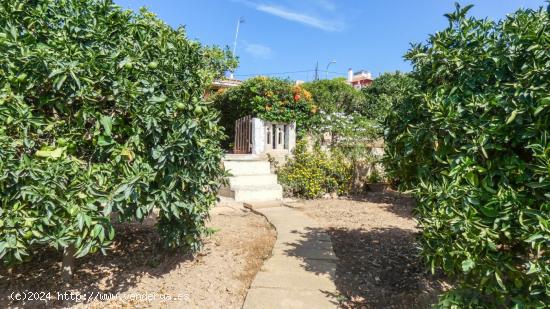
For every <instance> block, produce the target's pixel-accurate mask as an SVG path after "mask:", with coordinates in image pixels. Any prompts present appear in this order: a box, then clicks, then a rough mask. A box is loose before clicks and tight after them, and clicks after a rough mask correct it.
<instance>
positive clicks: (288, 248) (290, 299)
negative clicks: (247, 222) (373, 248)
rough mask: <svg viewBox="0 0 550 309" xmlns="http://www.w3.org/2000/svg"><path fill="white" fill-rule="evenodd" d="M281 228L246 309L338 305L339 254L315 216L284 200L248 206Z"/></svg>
mask: <svg viewBox="0 0 550 309" xmlns="http://www.w3.org/2000/svg"><path fill="white" fill-rule="evenodd" d="M245 206H248V207H250V208H252V209H253V210H254V211H257V212H259V213H261V214H263V215H264V216H266V218H267V219H268V220H269V222H270V223H271V224H273V226H274V227H275V229H276V230H277V241H276V243H275V246H274V247H273V254H272V256H271V258H269V259H268V260H267V261H266V262H265V263H264V265H263V266H262V268H261V270H260V271H259V272H258V274H257V275H256V278H255V279H254V281H253V282H252V285H251V287H250V290H249V291H248V294H247V296H246V300H245V303H244V305H243V308H246V309H248V308H254V309H256V308H308V309H310V308H319V309H321V308H336V307H337V304H338V303H337V301H336V295H337V291H336V286H335V285H334V281H333V279H334V276H335V271H336V260H337V258H336V256H335V254H334V251H333V250H332V243H331V241H330V238H329V236H328V235H327V234H326V233H325V232H324V231H323V229H321V228H320V226H319V225H318V224H317V223H316V222H315V221H314V220H313V219H311V218H309V217H308V216H306V215H305V214H303V213H302V212H300V211H298V210H295V209H292V208H288V207H284V206H282V205H281V204H280V203H275V204H273V203H272V204H261V203H254V204H249V205H245Z"/></svg>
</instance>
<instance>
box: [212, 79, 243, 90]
mask: <svg viewBox="0 0 550 309" xmlns="http://www.w3.org/2000/svg"><path fill="white" fill-rule="evenodd" d="M241 83H242V81H241V80H238V79H232V78H222V79H216V80H215V81H214V82H213V83H212V86H213V87H214V88H230V87H235V86H238V85H240V84H241Z"/></svg>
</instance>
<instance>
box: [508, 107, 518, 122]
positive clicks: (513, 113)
mask: <svg viewBox="0 0 550 309" xmlns="http://www.w3.org/2000/svg"><path fill="white" fill-rule="evenodd" d="M517 115H518V110H517V109H516V110H514V111H513V112H512V114H510V116H509V117H508V119H506V124H510V123H512V121H514V120H515V119H516V116H517Z"/></svg>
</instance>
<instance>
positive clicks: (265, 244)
mask: <svg viewBox="0 0 550 309" xmlns="http://www.w3.org/2000/svg"><path fill="white" fill-rule="evenodd" d="M209 226H211V227H213V228H214V229H216V230H217V232H216V233H214V235H213V236H211V237H210V238H209V239H208V240H207V241H206V244H205V247H204V249H203V250H202V251H201V252H200V253H199V254H198V255H196V256H194V257H193V256H191V255H189V254H181V253H174V252H167V251H165V250H162V249H160V248H158V246H157V245H156V244H157V243H158V235H157V233H156V232H155V229H154V227H152V226H145V227H144V226H142V225H137V224H131V225H130V224H127V225H123V226H120V227H119V229H118V232H117V233H118V234H117V236H116V237H115V238H116V242H115V244H114V248H113V250H112V251H111V252H110V253H109V254H108V255H107V256H103V255H101V254H95V255H92V256H88V257H84V258H82V259H78V260H77V271H76V274H75V277H74V280H73V281H74V282H73V283H72V284H71V285H70V286H64V285H63V284H61V281H60V277H59V270H60V261H61V256H60V254H59V253H57V252H55V251H51V250H46V251H41V252H39V253H37V254H38V255H37V256H35V258H34V259H33V261H32V262H30V263H27V264H24V265H21V266H18V267H17V268H15V269H12V270H11V271H10V270H7V269H4V268H0V307H1V308H5V307H25V308H27V307H34V308H40V307H43V308H52V307H54V308H55V307H85V308H240V307H241V306H242V303H243V302H244V298H245V296H246V292H247V289H248V287H249V286H250V284H251V282H252V280H253V278H254V276H255V274H256V272H257V271H258V270H259V269H260V267H261V265H262V264H263V261H264V260H265V259H266V258H268V257H269V255H270V254H271V250H272V247H273V243H274V241H275V238H276V233H275V231H274V230H273V228H272V227H271V226H270V225H269V223H268V222H267V221H266V220H265V219H264V218H263V217H261V216H259V215H256V214H253V213H251V212H249V211H244V210H242V211H241V210H238V211H232V212H229V213H225V214H218V215H214V216H213V217H212V221H211V222H210V224H209ZM25 291H31V292H44V293H47V292H49V293H50V296H51V297H52V298H53V299H52V300H51V301H49V302H44V301H27V302H22V301H19V302H17V301H10V300H9V297H10V294H12V293H13V292H25ZM58 293H61V294H63V295H62V296H60V294H58ZM117 293H119V294H118V298H111V299H106V298H108V296H109V294H110V295H111V296H112V295H117ZM33 295H34V296H35V298H45V297H47V294H33ZM71 295H72V298H73V299H72V300H66V301H58V300H57V299H58V298H59V297H70V296H71ZM76 295H81V296H82V297H84V296H85V297H87V298H92V299H93V300H92V301H89V300H88V301H85V302H82V299H80V300H77V299H76ZM27 296H29V295H28V294H27ZM94 298H97V299H94ZM101 299H103V300H101Z"/></svg>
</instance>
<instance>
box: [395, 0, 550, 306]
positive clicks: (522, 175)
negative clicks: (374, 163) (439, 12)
mask: <svg viewBox="0 0 550 309" xmlns="http://www.w3.org/2000/svg"><path fill="white" fill-rule="evenodd" d="M470 7H471V6H468V7H465V8H461V7H460V6H458V5H457V9H456V11H455V12H454V13H451V14H447V15H446V16H447V18H448V20H449V26H448V27H447V28H446V29H444V30H443V31H441V32H438V33H436V34H434V35H432V36H430V38H429V40H428V41H427V43H425V44H417V45H414V46H413V48H412V49H411V50H410V51H409V52H408V53H407V55H406V58H407V59H409V60H410V61H411V62H412V64H413V73H412V76H413V78H414V79H416V80H417V81H418V82H419V91H418V92H417V93H413V94H412V95H411V96H410V97H409V98H407V99H405V100H403V101H402V102H401V103H400V104H398V105H397V106H396V107H395V108H393V109H392V112H391V113H390V115H389V117H388V119H387V121H386V125H387V131H386V145H387V148H386V160H385V162H386V168H387V171H388V172H389V175H390V177H393V178H394V179H396V180H397V181H398V182H399V183H400V184H401V186H402V188H408V189H412V190H413V192H415V193H416V196H417V199H418V206H417V209H416V211H417V214H418V217H419V225H420V227H421V228H422V237H421V240H422V249H423V255H424V257H425V258H426V260H427V261H428V263H429V265H431V268H432V269H435V268H437V267H440V268H442V269H443V270H444V271H445V272H446V273H447V274H448V275H450V276H452V277H453V278H455V279H456V285H455V287H454V288H453V289H452V290H450V291H449V292H447V293H445V294H444V295H443V297H442V298H441V299H440V303H439V306H440V307H445V308H447V307H449V308H545V307H547V306H548V304H549V303H550V255H549V244H550V195H549V193H548V192H550V144H549V138H550V136H549V135H550V114H549V113H550V109H549V107H550V94H549V92H548V89H549V87H550V84H549V83H550V50H549V46H550V31H549V30H550V18H549V14H548V11H547V10H544V9H540V10H538V11H534V10H519V11H517V12H516V13H514V14H512V15H509V16H508V17H506V18H505V19H503V20H501V21H499V22H492V21H489V20H486V19H476V18H472V17H468V16H467V12H468V10H469V8H470Z"/></svg>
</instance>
